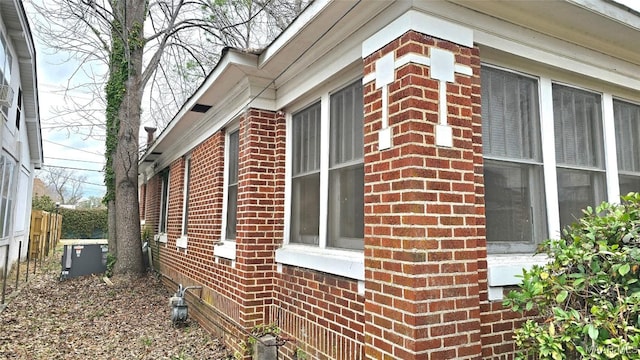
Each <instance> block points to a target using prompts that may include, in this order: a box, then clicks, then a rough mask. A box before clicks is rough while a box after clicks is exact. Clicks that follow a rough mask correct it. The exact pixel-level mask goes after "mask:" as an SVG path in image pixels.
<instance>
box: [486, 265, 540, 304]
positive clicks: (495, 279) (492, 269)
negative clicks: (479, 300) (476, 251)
mask: <svg viewBox="0 0 640 360" xmlns="http://www.w3.org/2000/svg"><path fill="white" fill-rule="evenodd" d="M547 262H549V258H548V257H547V256H546V255H536V256H533V255H530V254H505V255H488V256H487V282H488V285H489V300H490V301H498V300H502V299H503V298H504V294H503V293H504V287H505V286H515V285H518V284H520V282H521V281H522V278H520V276H521V275H522V270H524V269H527V270H529V269H531V268H532V267H533V266H534V265H544V264H546V263H547Z"/></svg>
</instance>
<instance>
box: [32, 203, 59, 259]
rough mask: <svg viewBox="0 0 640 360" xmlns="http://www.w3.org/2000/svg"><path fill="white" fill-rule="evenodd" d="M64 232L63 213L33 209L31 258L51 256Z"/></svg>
mask: <svg viewBox="0 0 640 360" xmlns="http://www.w3.org/2000/svg"><path fill="white" fill-rule="evenodd" d="M61 233H62V215H60V214H58V213H55V212H47V211H43V210H33V211H31V229H30V231H29V259H41V258H42V257H43V256H44V257H46V256H49V252H50V251H52V250H53V249H54V248H55V247H56V245H57V244H58V241H60V234H61Z"/></svg>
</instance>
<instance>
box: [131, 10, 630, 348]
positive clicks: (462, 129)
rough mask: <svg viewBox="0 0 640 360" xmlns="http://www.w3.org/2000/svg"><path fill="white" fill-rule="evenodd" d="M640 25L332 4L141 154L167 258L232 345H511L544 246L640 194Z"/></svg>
mask: <svg viewBox="0 0 640 360" xmlns="http://www.w3.org/2000/svg"><path fill="white" fill-rule="evenodd" d="M639 36H640V16H639V14H638V13H636V12H634V11H632V10H630V9H628V8H626V7H624V6H622V5H619V4H617V3H615V2H613V1H604V0H572V1H568V0H549V1H545V2H544V3H541V2H539V1H511V2H503V1H471V0H450V1H444V0H440V1H438V0H434V1H357V2H356V1H328V0H316V1H314V2H313V3H312V4H311V5H310V7H309V8H308V9H306V10H305V11H304V12H303V13H302V14H301V15H300V17H299V18H298V19H297V20H296V21H295V22H294V23H293V24H292V25H291V26H290V27H289V28H288V29H287V30H286V31H285V32H284V33H283V34H282V35H281V36H280V37H278V38H277V39H276V40H275V41H274V42H273V43H272V44H271V45H269V46H268V47H267V48H265V49H264V50H263V51H261V52H260V53H259V54H256V53H249V52H243V51H240V50H235V49H227V50H226V51H225V53H224V55H223V57H222V59H221V61H220V63H219V64H218V66H217V67H216V68H215V69H214V70H213V72H212V73H211V74H210V76H209V77H208V78H207V80H206V81H205V83H204V84H203V85H202V87H201V88H200V89H199V90H198V91H197V92H196V93H195V94H194V95H193V96H192V97H191V99H190V100H189V101H188V102H187V103H186V104H184V106H183V108H182V110H181V111H180V112H179V113H178V114H176V116H175V118H174V119H173V120H172V122H171V123H170V124H169V126H168V127H167V128H166V129H164V130H163V131H162V132H161V133H160V134H159V135H158V137H157V139H156V140H155V141H154V142H153V143H152V144H151V145H150V147H149V149H148V151H147V152H146V154H145V155H144V156H143V158H142V160H141V168H140V169H141V170H140V184H141V191H140V193H141V209H144V211H142V210H141V211H142V218H143V219H144V222H145V225H146V226H150V227H151V228H152V229H153V231H154V233H155V234H156V236H155V241H153V242H152V243H153V244H152V245H153V254H154V257H155V258H154V263H155V265H156V268H157V270H159V271H160V272H161V273H162V274H163V275H164V278H165V279H166V281H167V284H168V285H169V286H171V287H173V286H175V284H176V283H182V284H184V285H201V286H203V291H202V293H201V294H198V293H195V295H191V296H190V297H189V298H188V300H189V304H190V310H191V314H192V315H193V316H195V317H196V318H197V319H198V320H199V321H200V322H201V323H202V324H203V325H205V326H206V327H208V328H209V329H211V330H212V331H216V332H217V333H219V334H221V335H224V338H225V340H226V341H227V343H228V345H230V346H231V347H232V348H234V349H238V348H239V345H238V341H239V340H241V339H244V338H245V336H244V335H243V333H242V331H241V330H249V329H251V328H252V327H254V326H256V325H259V324H267V323H275V324H277V325H278V326H279V327H280V328H281V329H282V331H283V332H284V333H285V334H286V335H287V336H288V337H290V338H291V339H293V340H292V341H290V342H289V344H288V345H287V346H286V347H284V348H282V349H281V353H282V354H284V356H285V357H286V358H288V359H291V358H293V351H294V349H295V348H300V349H302V350H303V351H304V352H305V353H306V355H307V359H479V358H484V359H508V358H511V357H512V355H513V351H514V347H513V343H512V341H511V332H512V329H513V327H514V325H515V324H517V323H518V318H517V316H515V315H514V314H513V313H511V312H510V311H508V310H505V309H503V307H502V301H501V299H502V297H503V294H504V291H507V290H508V288H509V287H510V286H513V285H515V284H516V283H517V281H518V279H517V278H516V277H515V275H516V274H519V273H520V272H521V270H522V268H523V267H527V266H531V265H533V264H534V263H537V262H542V261H544V259H538V258H536V257H532V254H533V252H534V249H535V247H536V244H537V243H539V242H540V241H542V240H543V239H545V238H548V237H553V236H557V235H558V234H559V231H560V229H561V227H562V226H564V225H566V224H568V223H569V222H570V221H571V220H572V219H573V218H574V216H577V215H579V214H580V209H581V208H583V207H586V206H587V205H594V204H596V203H599V202H600V201H602V200H609V201H616V199H618V197H619V195H620V194H621V193H626V192H628V191H631V190H639V189H640V41H631V39H637V38H639Z"/></svg>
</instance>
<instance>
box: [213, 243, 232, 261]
mask: <svg viewBox="0 0 640 360" xmlns="http://www.w3.org/2000/svg"><path fill="white" fill-rule="evenodd" d="M213 255H214V256H217V257H221V258H225V259H229V260H234V261H235V260H236V242H235V241H227V240H225V241H223V242H221V243H219V244H216V245H214V247H213Z"/></svg>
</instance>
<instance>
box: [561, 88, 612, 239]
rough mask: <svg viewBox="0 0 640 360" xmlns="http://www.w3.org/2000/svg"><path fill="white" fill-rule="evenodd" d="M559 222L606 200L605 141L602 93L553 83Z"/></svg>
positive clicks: (580, 214) (566, 221)
mask: <svg viewBox="0 0 640 360" xmlns="http://www.w3.org/2000/svg"><path fill="white" fill-rule="evenodd" d="M553 117H554V130H555V146H556V163H557V170H556V171H557V177H558V202H559V207H560V225H561V226H562V227H565V226H567V225H569V224H571V223H572V222H574V221H575V220H576V219H578V218H580V217H581V216H582V209H584V208H586V207H587V206H596V205H597V204H599V203H600V202H602V201H604V200H605V194H606V182H605V171H604V150H603V148H604V142H603V136H602V109H601V100H600V95H599V94H595V93H591V92H587V91H584V90H579V89H574V88H571V87H567V86H562V85H558V84H554V85H553Z"/></svg>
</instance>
